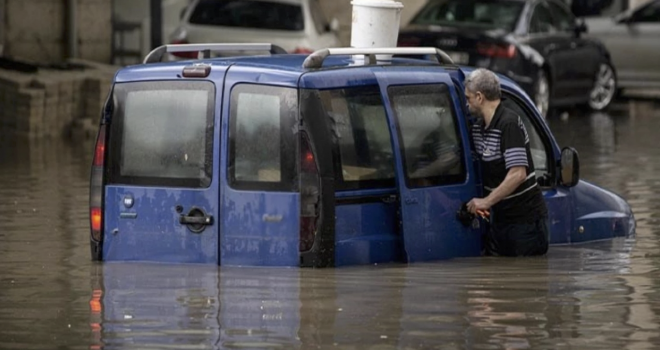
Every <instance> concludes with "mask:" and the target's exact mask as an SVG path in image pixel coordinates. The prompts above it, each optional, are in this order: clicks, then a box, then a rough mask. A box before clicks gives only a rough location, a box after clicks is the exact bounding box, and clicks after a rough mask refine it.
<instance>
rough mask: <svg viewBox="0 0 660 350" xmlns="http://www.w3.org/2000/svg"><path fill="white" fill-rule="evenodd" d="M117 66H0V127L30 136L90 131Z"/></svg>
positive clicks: (52, 135)
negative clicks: (24, 68) (17, 68)
mask: <svg viewBox="0 0 660 350" xmlns="http://www.w3.org/2000/svg"><path fill="white" fill-rule="evenodd" d="M76 63H79V64H82V62H80V61H78V62H76ZM118 68H119V67H113V66H105V65H99V64H95V63H85V68H84V69H80V70H77V71H57V70H43V69H42V70H40V71H39V72H38V73H33V74H27V73H20V72H16V71H10V70H4V69H0V106H1V108H0V130H1V131H9V132H13V133H15V134H17V135H20V136H26V137H30V138H41V137H58V136H61V135H63V134H66V133H68V132H69V131H70V130H73V129H75V130H93V129H94V127H95V125H96V124H97V123H98V121H99V118H100V113H101V108H102V106H103V103H104V102H105V100H106V98H107V96H108V92H109V90H110V87H111V83H112V79H113V77H114V74H115V72H116V70H117V69H118Z"/></svg>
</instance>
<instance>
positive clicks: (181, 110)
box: [108, 82, 215, 187]
mask: <svg viewBox="0 0 660 350" xmlns="http://www.w3.org/2000/svg"><path fill="white" fill-rule="evenodd" d="M214 93H215V88H214V86H213V84H212V83H210V82H139V83H123V84H117V85H116V86H115V88H114V97H115V100H116V104H117V106H116V108H115V113H114V115H113V118H112V121H111V134H110V150H109V164H108V167H109V169H110V170H109V181H110V183H118V184H139V185H145V186H150V185H153V186H172V187H208V186H209V185H210V183H211V173H212V170H211V169H212V164H211V162H212V161H211V153H212V150H213V148H212V147H213V106H214V104H215V98H214Z"/></svg>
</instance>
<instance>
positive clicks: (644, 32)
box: [585, 0, 660, 88]
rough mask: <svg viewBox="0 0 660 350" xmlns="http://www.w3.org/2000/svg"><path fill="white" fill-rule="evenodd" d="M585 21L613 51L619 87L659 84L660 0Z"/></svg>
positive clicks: (594, 33) (655, 85)
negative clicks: (610, 15) (611, 15)
mask: <svg viewBox="0 0 660 350" xmlns="http://www.w3.org/2000/svg"><path fill="white" fill-rule="evenodd" d="M585 22H586V24H587V27H588V31H589V32H588V36H591V37H594V38H597V39H599V40H600V41H602V42H603V44H605V46H606V47H607V49H608V51H609V52H610V54H611V56H612V62H613V63H614V67H615V69H616V70H617V77H618V86H619V88H646V87H649V88H660V0H652V1H649V2H647V3H645V4H643V5H641V6H638V7H635V8H631V9H629V10H627V11H625V12H623V13H620V14H618V15H616V16H614V17H591V18H586V19H585Z"/></svg>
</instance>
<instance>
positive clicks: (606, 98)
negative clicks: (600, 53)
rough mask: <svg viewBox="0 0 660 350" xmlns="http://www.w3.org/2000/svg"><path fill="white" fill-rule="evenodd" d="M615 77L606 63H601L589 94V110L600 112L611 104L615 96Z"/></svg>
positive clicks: (612, 70)
mask: <svg viewBox="0 0 660 350" xmlns="http://www.w3.org/2000/svg"><path fill="white" fill-rule="evenodd" d="M616 92H617V87H616V76H615V74H614V69H613V68H612V66H611V65H609V64H607V63H601V64H600V68H599V69H598V73H597V74H596V80H595V81H594V87H593V88H592V89H591V93H590V94H589V108H591V109H593V110H595V111H601V110H603V109H605V108H607V106H609V105H610V103H612V100H613V99H614V96H615V95H616Z"/></svg>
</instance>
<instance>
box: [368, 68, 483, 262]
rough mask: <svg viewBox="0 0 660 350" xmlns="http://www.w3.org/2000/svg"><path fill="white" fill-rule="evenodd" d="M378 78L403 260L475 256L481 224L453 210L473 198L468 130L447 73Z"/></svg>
mask: <svg viewBox="0 0 660 350" xmlns="http://www.w3.org/2000/svg"><path fill="white" fill-rule="evenodd" d="M419 69H420V68H419V67H416V68H415V71H409V70H407V69H405V68H402V69H400V70H389V71H385V72H376V77H377V79H378V81H379V84H380V88H381V93H382V95H383V99H384V100H385V101H386V106H387V112H388V118H389V122H390V125H391V133H392V135H396V137H394V139H393V143H394V149H396V150H399V152H397V154H396V156H395V159H396V162H397V179H398V181H397V183H398V188H399V195H400V204H401V209H400V210H401V221H402V228H403V229H402V230H403V240H404V249H405V252H406V255H407V260H408V262H418V261H429V260H438V259H448V258H453V257H459V256H478V255H479V254H480V252H481V229H480V227H479V225H478V221H476V220H474V221H472V222H467V223H462V222H461V221H459V220H458V218H457V215H456V213H457V211H458V210H459V209H460V208H461V205H462V204H463V203H464V202H467V201H469V200H470V199H472V198H474V197H476V196H477V186H476V184H475V176H474V174H475V172H474V169H473V163H472V161H471V158H470V152H469V150H470V146H469V139H468V134H467V125H466V121H465V118H462V117H460V116H461V115H462V113H461V109H460V104H459V99H458V95H457V92H456V89H455V87H454V84H453V82H452V80H451V78H450V77H449V75H448V74H447V73H446V72H443V71H442V70H439V69H437V68H429V69H428V71H425V72H423V73H422V72H420V71H419Z"/></svg>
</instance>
